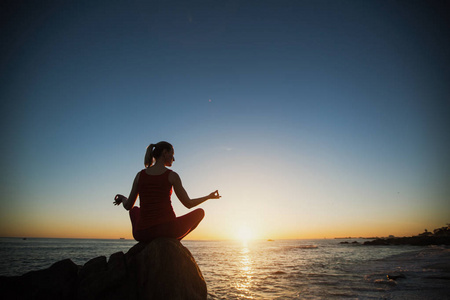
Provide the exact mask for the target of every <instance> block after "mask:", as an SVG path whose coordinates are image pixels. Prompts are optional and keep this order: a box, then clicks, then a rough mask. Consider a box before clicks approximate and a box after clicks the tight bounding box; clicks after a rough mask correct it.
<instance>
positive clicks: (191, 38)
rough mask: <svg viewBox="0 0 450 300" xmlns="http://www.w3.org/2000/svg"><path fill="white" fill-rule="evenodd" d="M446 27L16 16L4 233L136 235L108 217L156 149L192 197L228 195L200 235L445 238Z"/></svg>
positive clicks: (334, 13) (33, 11) (418, 19)
mask: <svg viewBox="0 0 450 300" xmlns="http://www.w3.org/2000/svg"><path fill="white" fill-rule="evenodd" d="M448 12H449V7H448V4H446V3H445V1H442V2H441V1H414V2H411V1H397V2H394V1H131V2H130V1H95V2H93V1H47V2H41V3H35V2H33V1H24V2H21V3H9V4H7V5H6V9H4V11H3V12H2V15H3V16H2V20H3V21H2V23H3V25H4V26H2V27H3V29H2V32H1V36H2V44H1V54H2V55H1V57H2V58H1V61H0V62H1V64H0V74H1V75H0V80H1V82H0V97H1V99H2V102H1V107H2V112H3V114H4V116H3V118H2V140H3V141H4V144H3V145H4V146H3V147H2V149H3V150H2V160H1V166H2V170H3V175H2V183H1V188H2V194H3V197H2V202H3V205H2V206H3V208H2V210H1V213H0V217H1V220H2V221H0V235H23V236H32V235H34V236H59V237H64V236H69V237H72V236H76V237H114V238H115V237H118V236H126V237H129V236H130V228H129V221H128V219H127V218H128V217H127V215H126V212H125V211H124V210H120V209H119V208H117V207H113V206H112V205H111V204H110V203H111V202H112V198H113V196H114V195H115V194H116V193H123V194H128V192H129V188H130V186H131V182H132V179H133V177H134V175H135V173H136V172H137V171H138V170H139V169H141V168H143V157H144V153H145V148H146V146H147V145H148V144H150V143H155V142H158V141H160V140H167V141H169V142H171V143H172V144H173V145H174V147H175V157H176V159H177V160H176V162H175V164H174V166H173V169H174V170H175V171H177V172H178V173H179V174H180V176H181V177H182V179H183V182H184V184H185V187H186V189H187V190H188V192H189V194H190V195H191V196H192V197H197V196H203V195H205V194H207V193H209V192H210V191H213V190H215V189H219V191H220V192H221V194H223V198H222V199H221V200H220V201H210V202H207V203H205V204H204V205H203V206H202V207H203V208H204V209H205V210H206V213H207V217H206V218H205V220H204V221H203V222H202V226H201V227H199V228H198V229H197V230H196V231H197V233H195V234H196V235H195V234H193V235H192V236H193V238H230V237H232V235H233V233H232V232H233V231H236V230H239V228H243V227H248V228H250V229H251V230H252V231H253V232H254V235H255V236H257V237H262V238H267V237H272V236H276V237H297V238H304V237H323V236H326V237H333V236H338V235H371V234H373V235H375V234H377V235H383V234H384V235H387V234H415V233H418V232H417V231H418V230H419V231H420V230H423V229H424V228H428V229H434V228H436V227H440V226H443V225H445V223H446V222H449V221H450V220H449V219H448V216H449V215H450V203H449V199H450V198H449V196H450V188H449V184H448V179H449V178H450V173H449V170H450V161H449V157H448V149H449V148H450V147H449V146H450V140H449V132H448V128H450V127H449V120H448V115H449V112H450V105H449V89H450V88H449V84H448V82H450V71H449V70H450V69H449V66H450V54H449V53H450V42H449V39H448V36H449V33H450V26H449V23H448V22H447V21H446V18H445V17H446V16H448ZM173 202H174V208H175V211H176V213H177V214H182V213H184V212H186V210H185V209H184V208H182V207H181V205H180V204H179V203H178V200H177V199H176V198H175V197H174V199H173ZM336 224H339V225H336Z"/></svg>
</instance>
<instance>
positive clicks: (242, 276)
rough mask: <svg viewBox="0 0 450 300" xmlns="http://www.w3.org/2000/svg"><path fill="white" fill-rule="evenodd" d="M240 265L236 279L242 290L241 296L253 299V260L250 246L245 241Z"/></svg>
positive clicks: (238, 287)
mask: <svg viewBox="0 0 450 300" xmlns="http://www.w3.org/2000/svg"><path fill="white" fill-rule="evenodd" d="M239 254H240V260H239V262H240V267H239V274H238V276H237V280H236V288H237V290H238V291H240V293H241V295H240V297H242V298H246V299H253V297H252V296H251V289H252V287H253V268H252V265H253V262H252V259H251V252H250V248H249V247H248V245H247V243H246V242H244V243H243V248H242V250H241V251H240V253H239Z"/></svg>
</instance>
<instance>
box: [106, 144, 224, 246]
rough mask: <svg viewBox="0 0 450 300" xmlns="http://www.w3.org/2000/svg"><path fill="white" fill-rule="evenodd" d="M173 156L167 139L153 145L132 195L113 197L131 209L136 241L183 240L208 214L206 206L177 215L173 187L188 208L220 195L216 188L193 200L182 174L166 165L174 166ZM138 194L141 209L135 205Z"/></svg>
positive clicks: (118, 202) (116, 202)
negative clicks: (161, 238)
mask: <svg viewBox="0 0 450 300" xmlns="http://www.w3.org/2000/svg"><path fill="white" fill-rule="evenodd" d="M173 155H174V150H173V147H172V145H171V144H169V143H168V142H159V143H157V144H150V146H148V147H147V152H146V153H145V159H144V165H145V167H146V169H143V170H141V171H140V172H139V173H137V175H136V177H135V179H134V182H133V187H132V188H131V192H130V196H129V197H128V198H126V197H125V196H123V195H120V194H118V195H116V197H115V198H114V202H113V203H114V205H120V203H122V204H123V207H124V208H125V209H126V210H129V211H130V219H131V225H132V227H133V237H134V239H135V240H137V241H140V242H141V241H142V242H147V241H151V240H153V239H155V238H158V237H171V238H176V239H178V240H181V239H182V238H184V237H185V236H186V235H188V234H189V233H190V232H191V231H192V230H194V229H195V228H196V227H197V225H198V224H199V223H200V221H201V220H202V219H203V217H204V216H205V212H204V211H203V209H201V208H199V209H196V210H194V211H192V212H190V213H188V214H186V215H184V216H181V217H176V216H175V213H174V211H173V208H172V203H171V201H170V196H171V195H172V187H173V189H174V190H175V194H176V195H177V197H178V199H180V201H181V203H182V204H183V205H184V206H186V207H187V208H192V207H194V206H197V205H199V204H201V203H203V202H205V201H206V200H209V199H219V198H220V197H221V196H220V195H219V192H218V191H217V190H216V191H215V192H212V193H210V194H209V195H207V196H205V197H201V198H196V199H190V198H189V196H188V194H187V192H186V190H185V189H184V187H183V185H182V183H181V179H180V176H178V174H177V173H175V172H173V171H172V170H170V169H168V168H166V167H170V166H172V163H173V162H174V161H175V158H174V156H173ZM153 162H154V163H153ZM138 195H139V200H140V206H141V207H140V208H139V207H138V206H134V203H135V202H136V199H137V197H138Z"/></svg>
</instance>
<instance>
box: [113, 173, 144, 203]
mask: <svg viewBox="0 0 450 300" xmlns="http://www.w3.org/2000/svg"><path fill="white" fill-rule="evenodd" d="M139 174H140V173H137V175H136V177H135V178H134V181H133V186H132V187H131V192H130V195H129V196H128V199H127V198H126V197H124V196H122V195H116V197H115V200H116V202H114V204H115V205H119V204H120V201H121V202H122V204H123V207H124V208H125V209H126V210H130V209H132V208H133V206H134V203H135V202H136V199H137V196H138V182H139Z"/></svg>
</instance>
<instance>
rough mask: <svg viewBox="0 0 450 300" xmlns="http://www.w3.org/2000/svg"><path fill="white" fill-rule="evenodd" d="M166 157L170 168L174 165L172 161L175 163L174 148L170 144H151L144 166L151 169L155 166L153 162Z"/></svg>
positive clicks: (146, 153)
mask: <svg viewBox="0 0 450 300" xmlns="http://www.w3.org/2000/svg"><path fill="white" fill-rule="evenodd" d="M161 157H164V158H165V159H166V160H167V164H166V161H165V164H166V165H168V166H171V165H172V161H175V158H174V157H173V146H172V145H171V144H170V143H168V142H164V141H162V142H159V143H157V144H150V145H149V146H148V147H147V152H145V158H144V165H145V167H150V166H151V165H152V164H153V160H154V159H155V160H157V159H159V158H161Z"/></svg>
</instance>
